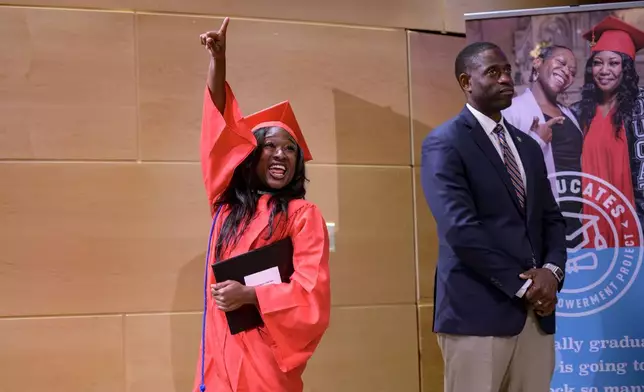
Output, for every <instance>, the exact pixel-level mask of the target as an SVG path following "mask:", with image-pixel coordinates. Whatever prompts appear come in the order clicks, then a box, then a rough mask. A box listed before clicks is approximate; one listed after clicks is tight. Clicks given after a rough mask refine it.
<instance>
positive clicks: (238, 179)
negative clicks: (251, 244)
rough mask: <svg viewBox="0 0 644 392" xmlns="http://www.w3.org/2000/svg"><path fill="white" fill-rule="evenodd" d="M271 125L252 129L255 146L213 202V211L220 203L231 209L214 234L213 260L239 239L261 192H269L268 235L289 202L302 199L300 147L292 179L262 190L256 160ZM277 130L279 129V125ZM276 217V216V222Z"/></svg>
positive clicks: (303, 172) (284, 215)
mask: <svg viewBox="0 0 644 392" xmlns="http://www.w3.org/2000/svg"><path fill="white" fill-rule="evenodd" d="M273 128H274V127H265V128H259V129H258V130H256V131H255V132H254V135H255V139H257V148H255V150H254V151H253V152H252V153H251V154H250V155H249V156H248V157H247V158H246V159H245V160H244V161H243V162H242V163H241V164H240V165H239V166H238V167H237V169H235V172H234V173H233V177H232V179H231V181H230V184H229V185H228V187H227V188H226V190H225V191H224V192H223V194H222V195H221V197H220V198H219V200H218V201H217V202H216V203H215V206H214V207H215V210H216V209H217V208H219V207H220V206H223V207H227V208H228V209H229V211H230V213H229V214H228V216H226V219H225V220H224V223H223V225H222V227H221V230H220V231H219V235H218V236H217V241H216V242H215V260H217V261H219V260H220V259H221V256H222V254H223V253H224V251H225V250H226V249H227V248H228V247H231V246H235V245H236V244H237V242H238V241H239V238H240V237H241V235H242V234H243V233H244V231H245V230H246V228H247V227H248V225H249V224H250V222H251V220H252V219H253V216H254V215H255V211H256V209H257V202H258V200H259V198H260V196H261V192H262V191H265V192H269V193H271V195H272V196H271V198H270V200H269V203H268V206H269V208H270V209H271V215H270V217H269V221H268V226H269V231H268V238H270V237H271V236H272V235H273V234H274V231H275V228H276V227H277V225H278V224H279V223H280V222H281V221H284V222H285V221H286V219H288V204H289V202H290V201H291V200H294V199H304V197H305V195H306V189H305V186H304V185H305V183H306V181H308V180H307V178H306V169H305V166H304V156H303V154H302V149H301V148H299V147H298V148H297V161H296V164H295V175H294V176H293V179H292V180H291V182H290V183H289V184H288V185H287V186H285V187H284V188H282V189H277V190H275V189H264V186H263V185H262V183H261V182H260V180H259V178H258V177H257V172H256V168H257V163H258V162H259V159H260V157H261V155H262V149H263V147H264V141H265V139H266V133H267V132H268V131H270V130H271V129H273ZM278 129H279V128H278ZM275 218H278V219H277V221H276V219H275Z"/></svg>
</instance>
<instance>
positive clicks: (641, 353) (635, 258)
mask: <svg viewBox="0 0 644 392" xmlns="http://www.w3.org/2000/svg"><path fill="white" fill-rule="evenodd" d="M617 7H621V8H617ZM466 39H467V42H468V43H471V42H475V41H489V42H493V43H495V44H497V45H498V46H500V47H501V49H502V50H503V51H504V52H505V54H506V55H507V57H508V60H509V62H510V64H512V67H513V70H512V75H513V79H514V83H515V89H516V92H515V96H514V98H513V100H512V105H511V106H510V107H509V108H507V109H506V110H505V111H504V112H503V117H504V119H505V120H506V121H508V122H509V123H511V124H512V125H514V126H515V127H516V128H518V129H520V130H521V131H522V132H524V133H525V135H526V136H527V137H531V138H533V139H534V140H536V141H537V142H538V143H539V145H540V146H541V150H542V152H543V157H544V160H545V163H546V168H547V171H548V175H549V178H550V186H551V188H552V192H553V193H554V195H555V198H556V200H557V202H558V203H559V206H560V208H561V211H562V213H563V215H564V216H565V218H566V223H567V236H566V239H567V246H568V262H567V266H566V278H565V279H566V280H565V284H564V288H563V290H562V291H561V292H560V293H559V296H558V305H557V316H558V317H557V333H556V362H555V373H554V378H553V380H552V387H551V391H556V392H559V391H561V392H635V391H638V392H639V391H644V277H643V276H641V275H644V274H642V273H641V267H642V256H643V250H644V241H643V238H642V226H643V224H644V78H640V75H644V50H642V49H644V8H634V7H633V8H623V6H619V5H617V4H606V5H600V6H597V5H595V6H593V7H589V8H584V7H570V8H568V7H561V8H553V9H538V10H525V11H518V12H512V13H509V12H508V13H491V14H487V15H486V14H470V15H467V16H466Z"/></svg>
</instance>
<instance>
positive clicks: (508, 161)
mask: <svg viewBox="0 0 644 392" xmlns="http://www.w3.org/2000/svg"><path fill="white" fill-rule="evenodd" d="M494 133H495V134H496V136H497V137H498V138H499V143H500V144H501V150H502V151H503V162H505V168H506V170H507V171H508V174H509V175H510V179H511V180H512V185H514V190H515V192H516V193H517V198H518V199H519V205H520V206H521V208H525V188H524V186H523V180H522V179H521V172H520V171H519V165H518V164H517V161H516V159H515V158H514V154H512V150H510V146H508V142H507V141H506V140H505V132H504V129H503V126H501V124H497V126H496V127H495V128H494Z"/></svg>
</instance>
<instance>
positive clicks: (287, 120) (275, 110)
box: [241, 101, 313, 161]
mask: <svg viewBox="0 0 644 392" xmlns="http://www.w3.org/2000/svg"><path fill="white" fill-rule="evenodd" d="M241 121H242V122H243V123H244V124H245V125H246V126H248V127H249V128H250V130H251V131H252V132H254V131H255V130H256V129H258V128H263V127H280V128H283V129H284V130H285V131H286V132H288V133H289V134H290V135H291V136H292V137H293V139H295V142H296V143H297V145H298V146H299V147H300V148H301V149H302V154H303V155H304V161H310V160H312V159H313V157H312V156H311V151H309V147H308V146H307V145H306V140H304V135H303V134H302V130H301V129H300V125H299V124H298V123H297V119H296V118H295V113H293V108H292V107H291V104H290V103H289V101H284V102H280V103H278V104H277V105H273V106H271V107H269V108H266V109H263V110H260V111H259V112H256V113H253V114H251V115H248V116H246V117H244V118H243V119H242V120H241Z"/></svg>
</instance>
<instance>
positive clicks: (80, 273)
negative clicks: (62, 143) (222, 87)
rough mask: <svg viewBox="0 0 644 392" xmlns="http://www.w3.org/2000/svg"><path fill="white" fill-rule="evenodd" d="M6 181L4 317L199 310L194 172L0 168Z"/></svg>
mask: <svg viewBox="0 0 644 392" xmlns="http://www.w3.org/2000/svg"><path fill="white" fill-rule="evenodd" d="M0 183H3V184H11V186H10V187H3V190H2V192H1V193H0V220H1V221H2V225H0V249H2V253H1V254H0V269H1V270H0V276H2V284H0V298H12V300H11V301H1V302H0V314H1V315H4V316H9V315H40V314H47V315H57V314H78V313H107V312H136V311H169V310H174V311H184V310H198V309H200V308H199V304H200V298H201V297H200V295H201V294H200V290H199V287H200V281H201V277H202V276H203V268H204V267H203V266H204V254H205V252H206V245H207V242H206V239H207V237H208V235H207V234H208V228H209V213H208V206H207V202H206V198H205V192H204V191H203V189H202V186H201V182H200V172H199V167H198V165H196V164H189V165H187V164H184V165H168V164H128V163H123V164H102V163H95V164H92V163H86V164H77V163H59V164H56V163H54V164H46V163H0ZM43 293H46V298H47V300H46V301H43Z"/></svg>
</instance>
